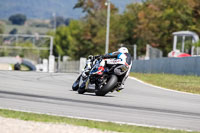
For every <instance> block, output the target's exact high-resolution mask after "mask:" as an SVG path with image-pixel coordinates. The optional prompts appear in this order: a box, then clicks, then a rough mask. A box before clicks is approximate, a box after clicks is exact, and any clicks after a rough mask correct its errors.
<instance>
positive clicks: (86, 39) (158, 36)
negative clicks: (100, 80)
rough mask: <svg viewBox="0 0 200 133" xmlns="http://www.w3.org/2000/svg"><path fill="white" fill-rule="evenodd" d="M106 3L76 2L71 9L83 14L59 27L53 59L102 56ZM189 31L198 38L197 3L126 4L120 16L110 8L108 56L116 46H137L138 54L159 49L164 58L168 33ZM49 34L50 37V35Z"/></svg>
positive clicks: (169, 38)
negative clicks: (66, 24) (79, 10)
mask: <svg viewBox="0 0 200 133" xmlns="http://www.w3.org/2000/svg"><path fill="white" fill-rule="evenodd" d="M105 2H106V0H90V1H88V0H79V1H78V2H77V4H76V5H75V6H74V8H75V9H76V8H81V9H82V10H83V12H84V13H85V14H86V15H85V17H84V18H82V19H80V20H71V21H70V24H69V25H68V26H60V27H58V28H57V30H56V34H55V42H54V44H55V46H54V54H55V55H61V56H63V55H68V56H70V57H71V58H72V59H78V58H80V57H86V56H88V55H90V54H104V50H105V35H106V15H107V7H106V5H105ZM180 30H191V31H194V32H197V33H198V34H200V2H199V0H147V1H145V2H143V3H132V4H129V5H128V6H127V8H126V10H125V11H124V13H122V14H120V13H118V9H117V8H116V7H115V6H114V5H113V4H111V22H110V47H109V49H110V52H111V51H114V50H116V49H117V47H119V44H121V43H122V44H124V45H125V46H126V45H127V46H132V45H133V44H137V47H138V54H139V55H142V54H144V53H145V46H146V44H150V45H151V46H153V47H156V48H159V49H161V50H162V51H163V52H164V55H165V56H166V55H167V53H168V52H170V51H171V49H172V33H173V32H175V31H180ZM50 34H53V33H50Z"/></svg>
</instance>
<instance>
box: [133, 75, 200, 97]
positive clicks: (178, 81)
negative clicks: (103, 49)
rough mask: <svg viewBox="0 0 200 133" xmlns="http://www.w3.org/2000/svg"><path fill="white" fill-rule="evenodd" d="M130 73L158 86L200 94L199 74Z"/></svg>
mask: <svg viewBox="0 0 200 133" xmlns="http://www.w3.org/2000/svg"><path fill="white" fill-rule="evenodd" d="M130 75H131V76H133V77H135V78H138V79H140V80H142V81H144V82H147V83H150V84H153V85H156V86H160V87H164V88H168V89H173V90H178V91H184V92H190V93H195V94H200V77H198V76H188V75H187V76H183V75H174V74H147V73H146V74H144V73H131V74H130Z"/></svg>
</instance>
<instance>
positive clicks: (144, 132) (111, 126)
mask: <svg viewBox="0 0 200 133" xmlns="http://www.w3.org/2000/svg"><path fill="white" fill-rule="evenodd" d="M0 116H2V117H7V118H17V119H21V120H25V121H37V122H50V123H66V124H72V125H77V126H87V127H89V128H97V129H100V130H103V131H104V130H109V131H116V132H125V133H199V132H187V131H180V130H169V129H159V128H149V127H140V126H132V125H125V124H115V123H111V122H97V121H92V120H82V119H74V118H67V117H60V116H52V115H45V114H36V113H27V112H19V111H12V110H7V109H0Z"/></svg>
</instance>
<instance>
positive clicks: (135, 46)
mask: <svg viewBox="0 0 200 133" xmlns="http://www.w3.org/2000/svg"><path fill="white" fill-rule="evenodd" d="M133 59H134V60H136V59H137V45H136V44H134V45H133Z"/></svg>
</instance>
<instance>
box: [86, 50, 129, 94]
mask: <svg viewBox="0 0 200 133" xmlns="http://www.w3.org/2000/svg"><path fill="white" fill-rule="evenodd" d="M101 57H102V58H103V60H102V61H101V63H100V67H99V68H98V71H97V72H96V73H97V74H99V75H101V74H103V72H104V67H105V66H106V65H114V64H109V63H108V62H107V61H106V59H118V61H119V62H118V63H117V66H116V68H115V69H114V73H115V74H116V75H118V76H119V77H120V79H119V80H120V82H121V84H120V85H119V86H118V89H117V91H120V90H122V89H124V83H125V80H126V79H127V77H128V75H129V72H130V69H131V65H132V62H131V55H130V54H129V53H128V49H127V48H126V47H121V48H119V49H118V51H116V52H113V53H110V54H106V55H103V56H101ZM88 61H90V59H89V60H88ZM88 64H90V63H88ZM88 69H90V65H89V66H88Z"/></svg>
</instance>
